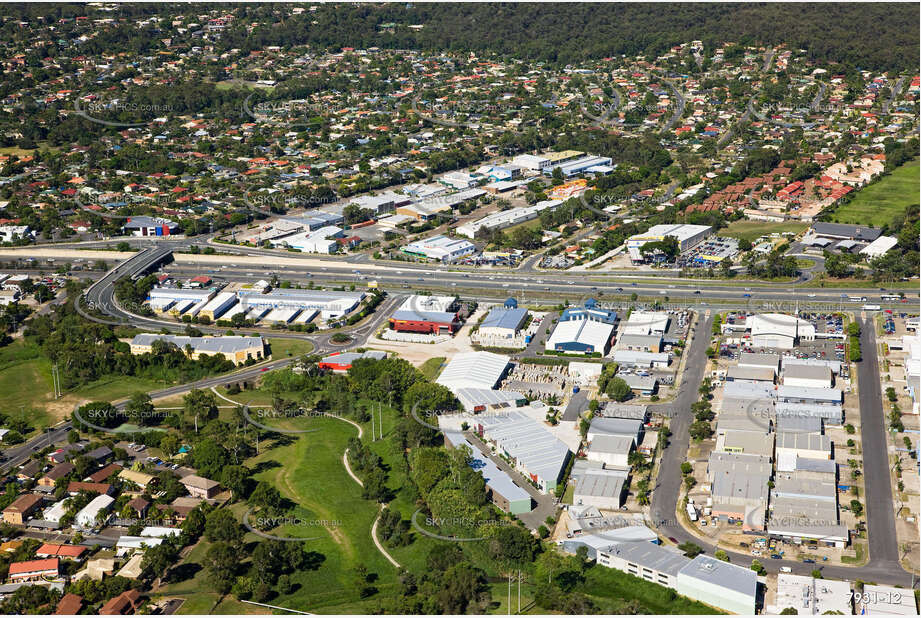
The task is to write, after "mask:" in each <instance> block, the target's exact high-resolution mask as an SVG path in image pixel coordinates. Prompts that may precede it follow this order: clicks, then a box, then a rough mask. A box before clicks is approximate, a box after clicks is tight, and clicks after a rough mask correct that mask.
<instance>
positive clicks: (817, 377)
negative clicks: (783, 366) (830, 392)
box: [783, 365, 835, 389]
mask: <svg viewBox="0 0 921 618" xmlns="http://www.w3.org/2000/svg"><path fill="white" fill-rule="evenodd" d="M787 366H788V367H792V368H793V369H792V371H787V370H784V374H783V383H784V386H800V387H805V388H823V389H829V388H831V387H832V386H834V384H835V376H834V374H833V373H832V370H831V368H830V367H827V366H825V365H787Z"/></svg>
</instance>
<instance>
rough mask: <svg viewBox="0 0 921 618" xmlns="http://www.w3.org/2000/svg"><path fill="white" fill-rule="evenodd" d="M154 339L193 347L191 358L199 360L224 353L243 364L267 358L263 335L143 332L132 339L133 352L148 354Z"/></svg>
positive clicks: (234, 362) (181, 348) (232, 360)
mask: <svg viewBox="0 0 921 618" xmlns="http://www.w3.org/2000/svg"><path fill="white" fill-rule="evenodd" d="M154 341H165V342H166V343H171V344H173V345H175V346H176V347H177V348H179V350H180V351H182V352H185V351H186V347H187V346H190V347H191V358H192V359H193V360H197V359H198V358H200V357H201V356H202V355H204V354H208V355H214V354H223V355H224V357H225V358H226V359H227V360H229V361H231V362H232V363H233V364H235V365H241V364H243V363H245V362H246V361H248V360H262V359H263V358H265V341H264V340H263V339H262V337H240V336H224V337H186V336H181V335H157V334H153V333H141V334H140V335H135V336H134V339H132V340H131V344H130V345H131V353H132V354H148V353H151V352H152V351H153V343H154Z"/></svg>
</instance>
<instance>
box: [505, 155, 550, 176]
mask: <svg viewBox="0 0 921 618" xmlns="http://www.w3.org/2000/svg"><path fill="white" fill-rule="evenodd" d="M550 163H551V161H550V159H548V158H547V157H541V156H538V155H530V154H522V155H518V156H517V157H515V158H513V159H512V165H517V166H518V167H523V168H524V169H527V170H531V171H532V172H542V171H544V170H545V169H546V168H547V166H549V165H550Z"/></svg>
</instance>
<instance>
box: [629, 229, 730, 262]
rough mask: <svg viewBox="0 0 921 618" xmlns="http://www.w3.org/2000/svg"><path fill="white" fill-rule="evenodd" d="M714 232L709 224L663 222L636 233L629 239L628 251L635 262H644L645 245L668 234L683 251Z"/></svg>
mask: <svg viewBox="0 0 921 618" xmlns="http://www.w3.org/2000/svg"><path fill="white" fill-rule="evenodd" d="M712 233H713V228H712V227H710V226H709V225H690V224H687V223H663V224H660V225H654V226H652V227H651V228H649V229H648V230H646V232H645V233H643V234H636V235H634V236H631V237H630V238H628V239H627V243H626V246H627V253H628V254H629V255H630V259H631V260H632V261H633V262H643V261H644V260H645V258H644V257H643V252H642V248H643V245H645V244H646V243H650V242H660V241H662V240H664V239H665V237H666V236H672V237H674V238H675V239H676V240H677V241H678V250H679V251H680V252H681V253H684V252H685V251H687V250H689V249H692V248H694V247H696V246H697V245H699V244H700V243H701V242H703V240H704V239H705V238H707V237H708V236H710V235H711V234H712Z"/></svg>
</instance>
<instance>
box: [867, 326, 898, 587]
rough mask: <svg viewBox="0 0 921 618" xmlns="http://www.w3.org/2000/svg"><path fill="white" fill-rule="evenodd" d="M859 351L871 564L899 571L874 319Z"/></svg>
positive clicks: (868, 327)
mask: <svg viewBox="0 0 921 618" xmlns="http://www.w3.org/2000/svg"><path fill="white" fill-rule="evenodd" d="M860 351H861V353H862V354H863V360H862V361H860V362H859V363H857V388H858V393H857V397H858V401H859V402H860V431H861V436H862V440H863V444H862V446H863V477H864V492H865V495H864V496H863V499H864V507H865V509H866V519H867V530H868V536H869V538H870V540H871V543H870V562H871V564H875V565H879V566H880V567H882V566H886V567H887V568H891V569H893V570H894V571H895V570H898V569H900V567H899V564H898V562H899V544H898V539H897V537H896V533H895V518H894V515H893V506H892V480H891V477H890V475H889V448H888V443H887V441H886V429H885V423H886V416H885V414H884V413H883V400H882V396H883V395H882V391H881V386H880V383H879V360H878V359H877V354H876V325H875V324H874V323H873V319H872V318H863V319H861V320H860Z"/></svg>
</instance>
